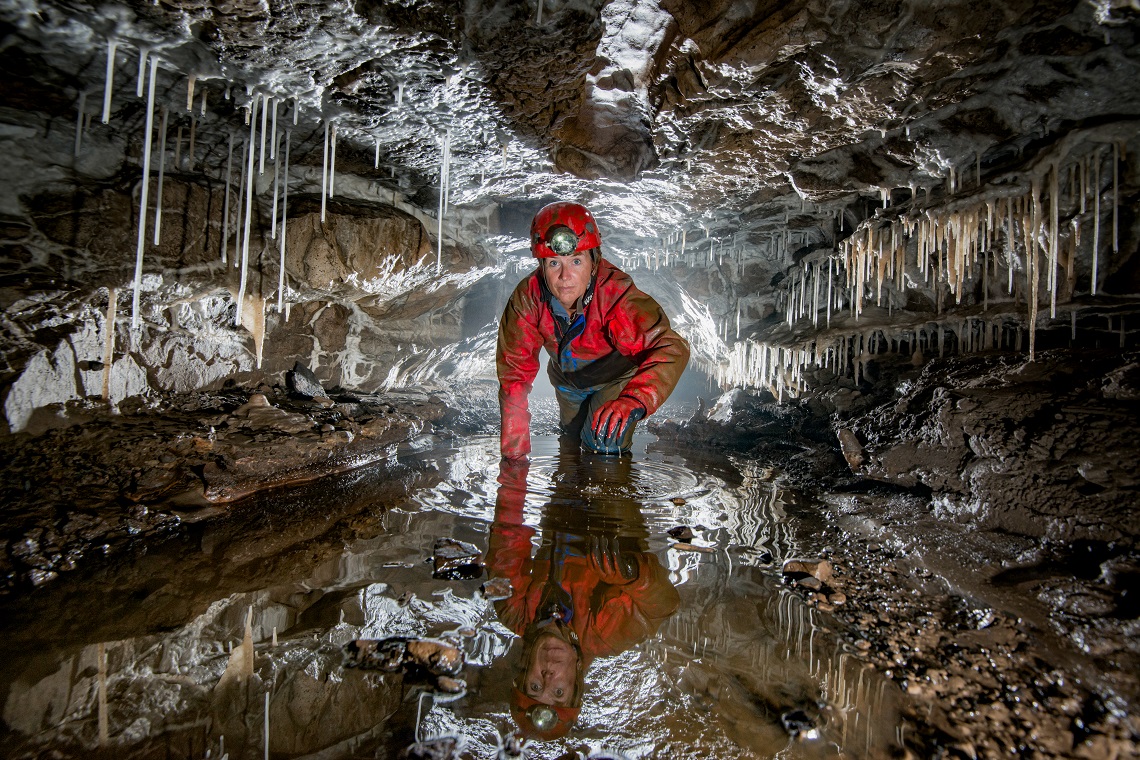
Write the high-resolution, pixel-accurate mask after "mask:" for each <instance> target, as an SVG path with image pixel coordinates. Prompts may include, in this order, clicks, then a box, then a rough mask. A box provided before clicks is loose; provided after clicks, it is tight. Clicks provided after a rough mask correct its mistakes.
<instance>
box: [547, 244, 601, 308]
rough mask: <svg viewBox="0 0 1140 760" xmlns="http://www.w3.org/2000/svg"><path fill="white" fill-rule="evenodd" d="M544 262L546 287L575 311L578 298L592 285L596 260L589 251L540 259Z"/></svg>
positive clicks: (563, 303)
mask: <svg viewBox="0 0 1140 760" xmlns="http://www.w3.org/2000/svg"><path fill="white" fill-rule="evenodd" d="M539 260H540V261H541V262H542V276H543V277H545V278H546V287H548V288H550V292H551V293H553V294H554V297H555V298H557V299H558V303H560V304H562V306H563V307H564V308H565V309H566V311H573V310H574V304H576V303H578V299H579V298H581V297H582V296H584V295H586V290H587V289H588V288H589V287H590V277H591V276H592V275H593V272H594V260H593V258H592V257H591V256H590V254H589V252H588V251H582V252H579V253H572V254H570V255H569V256H551V257H549V258H545V259H539Z"/></svg>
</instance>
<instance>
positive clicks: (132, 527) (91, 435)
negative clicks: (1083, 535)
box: [0, 386, 446, 594]
mask: <svg viewBox="0 0 1140 760" xmlns="http://www.w3.org/2000/svg"><path fill="white" fill-rule="evenodd" d="M334 395H335V394H334ZM445 412H446V407H445V406H444V404H443V403H442V402H441V401H439V400H438V399H436V398H434V397H429V396H427V395H417V394H404V395H399V396H389V397H378V396H356V395H353V396H350V395H336V397H335V398H334V399H330V398H320V399H302V398H296V397H293V396H291V395H290V394H289V393H287V392H286V391H285V390H284V389H283V388H281V387H268V386H263V387H261V388H259V389H257V390H255V391H250V390H243V389H240V388H236V387H235V388H233V389H231V390H229V391H224V392H215V393H205V392H203V393H193V394H184V395H173V394H168V395H163V396H157V397H154V398H152V399H150V400H148V401H142V400H141V399H135V400H133V401H131V402H128V403H125V404H122V405H120V406H119V408H118V409H117V410H112V409H111V408H110V407H108V406H107V405H105V404H100V403H98V402H82V403H78V402H73V403H70V404H68V405H67V406H62V405H57V406H55V407H52V408H47V409H44V410H41V411H40V412H38V413H37V418H36V419H37V421H38V422H37V426H36V428H34V429H36V430H37V432H40V433H41V434H40V435H35V436H33V435H31V434H19V435H13V436H6V437H4V438H3V439H2V440H0V446H2V450H3V463H2V464H0V468H2V469H3V477H2V485H0V499H3V502H4V504H5V505H6V509H5V510H4V513H3V516H2V520H3V522H2V523H0V536H2V538H3V542H4V547H5V551H4V553H3V556H2V557H0V563H2V566H0V594H3V593H13V592H15V591H17V590H26V589H27V588H29V587H34V586H37V585H41V584H43V583H46V582H48V581H51V580H53V579H54V578H56V577H57V576H58V575H59V574H60V573H67V572H71V571H73V570H75V569H76V568H77V567H79V566H80V565H81V564H83V563H85V562H87V561H88V560H90V559H92V558H105V557H109V556H111V555H113V554H114V553H115V552H117V551H118V550H120V549H121V548H122V547H123V546H125V545H126V544H129V543H134V542H146V541H151V540H154V539H156V538H157V537H159V536H162V535H163V534H165V533H168V532H169V531H170V530H172V529H173V528H174V527H175V526H177V525H178V524H179V523H180V522H182V521H190V522H193V521H197V520H201V519H205V518H207V517H210V516H212V515H215V514H217V512H218V510H219V509H225V505H227V504H230V503H232V502H234V501H236V500H239V499H241V498H243V497H248V496H250V495H251V494H254V493H257V492H260V491H265V490H268V489H274V488H281V487H284V486H287V485H293V484H297V483H303V482H306V481H310V480H313V479H316V478H319V477H323V476H327V475H329V474H330V473H335V472H340V471H346V470H351V469H353V468H356V467H360V466H363V465H365V464H368V463H371V462H375V461H378V460H380V459H382V458H384V457H386V456H388V455H389V454H390V453H391V451H392V447H393V446H395V445H396V444H398V443H402V442H404V441H407V440H409V439H411V438H414V437H415V436H417V435H421V434H423V433H425V432H430V429H431V424H432V421H439V420H440V419H441V418H442V417H443V415H444V414H445Z"/></svg>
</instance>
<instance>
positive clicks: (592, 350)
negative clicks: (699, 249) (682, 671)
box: [496, 203, 689, 459]
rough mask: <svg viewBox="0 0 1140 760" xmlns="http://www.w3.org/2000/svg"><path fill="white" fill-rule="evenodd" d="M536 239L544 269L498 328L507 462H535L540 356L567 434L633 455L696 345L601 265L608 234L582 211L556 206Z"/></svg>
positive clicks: (534, 228)
mask: <svg viewBox="0 0 1140 760" xmlns="http://www.w3.org/2000/svg"><path fill="white" fill-rule="evenodd" d="M530 233H531V234H530V238H531V252H532V253H533V254H534V257H535V258H536V259H538V260H539V266H538V269H537V270H536V271H535V272H534V273H533V274H531V275H529V276H527V277H526V278H525V279H524V280H523V281H522V282H520V283H519V284H518V287H516V288H515V290H514V293H512V294H511V298H510V300H509V301H508V302H507V307H506V309H505V310H504V311H503V317H502V319H501V320H500V322H499V341H498V349H497V351H496V365H497V370H498V376H499V409H500V413H501V416H502V432H501V438H500V450H501V453H502V455H503V456H504V457H507V458H509V459H519V458H522V457H525V456H526V455H527V454H529V453H530V411H529V403H528V398H527V397H528V395H529V394H530V390H531V386H532V384H533V383H534V377H535V375H536V374H537V373H538V355H539V349H541V348H545V349H546V351H547V353H548V354H549V356H550V361H549V363H548V364H547V370H548V374H549V375H550V382H551V384H553V385H554V390H555V394H556V395H557V397H558V409H559V416H560V422H561V425H562V430H563V433H564V434H566V435H567V436H570V437H572V438H573V440H574V445H575V446H577V445H579V441H580V443H581V445H582V446H583V447H584V448H585V449H586V450H587V451H594V452H598V453H604V454H618V453H625V452H628V451H629V449H630V444H631V442H632V438H633V429H634V425H636V424H637V421H638V420H640V419H641V418H643V417H645V416H647V415H650V414H652V413H653V412H655V411H656V410H657V409H658V407H660V406H661V405H662V404H663V403H665V399H666V398H668V396H669V394H670V393H671V392H672V391H673V388H674V387H675V386H676V385H677V381H678V380H679V379H680V378H681V372H682V371H683V370H684V369H685V364H686V363H687V362H688V360H689V344H688V343H686V342H685V340H684V338H682V337H681V336H680V335H678V334H677V333H676V332H674V331H673V329H672V328H671V327H670V326H669V318H668V317H667V316H665V313H664V312H663V311H662V310H661V307H660V306H659V305H658V304H657V302H656V301H655V300H653V299H652V298H651V297H650V296H648V295H646V294H645V293H643V292H642V291H641V290H639V289H638V288H637V286H636V285H634V284H633V280H632V279H631V278H630V276H629V275H628V274H626V273H625V272H623V271H621V270H620V269H617V268H616V267H614V265H613V264H610V263H609V262H608V261H606V260H604V259H603V258H602V249H601V245H602V237H601V233H600V232H599V230H598V225H597V222H595V221H594V217H593V216H592V215H591V214H590V212H589V211H588V210H587V209H586V208H585V207H584V206H581V205H579V204H577V203H551V204H550V205H548V206H545V207H544V208H542V210H540V211H539V212H538V213H537V214H536V215H535V217H534V220H533V221H532V222H531V228H530Z"/></svg>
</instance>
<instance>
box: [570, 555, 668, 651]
mask: <svg viewBox="0 0 1140 760" xmlns="http://www.w3.org/2000/svg"><path fill="white" fill-rule="evenodd" d="M637 559H638V576H637V579H636V580H634V581H633V582H631V583H626V584H621V585H609V584H605V583H602V584H599V585H598V587H597V589H596V590H595V592H594V599H593V600H592V601H591V604H590V624H589V628H588V630H587V632H586V635H585V637H584V639H583V641H582V649H583V651H589V652H590V654H591V655H596V656H607V655H613V654H617V653H619V652H623V651H625V650H626V649H629V648H630V647H631V646H634V645H635V644H637V643H639V642H641V641H644V640H645V639H647V638H649V637H650V636H652V635H653V634H654V633H655V632H656V631H657V629H658V628H659V627H660V625H661V623H662V621H664V620H665V619H666V618H668V617H669V616H670V615H672V614H673V613H674V612H676V611H677V607H678V606H680V603H681V597H680V595H679V594H678V593H677V589H676V588H674V586H673V584H672V583H670V582H669V571H668V570H666V569H665V568H664V567H662V566H661V563H660V562H658V560H657V557H655V556H654V555H652V554H648V553H644V554H641V555H640V556H639V557H638V558H637Z"/></svg>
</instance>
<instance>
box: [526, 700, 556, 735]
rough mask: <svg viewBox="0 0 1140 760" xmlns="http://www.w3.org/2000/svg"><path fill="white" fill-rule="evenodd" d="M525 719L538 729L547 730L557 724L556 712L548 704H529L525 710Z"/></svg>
mask: <svg viewBox="0 0 1140 760" xmlns="http://www.w3.org/2000/svg"><path fill="white" fill-rule="evenodd" d="M526 717H527V720H529V721H530V723H531V725H532V726H534V727H535V728H536V729H538V730H539V731H549V730H550V729H552V728H554V727H555V726H556V725H558V713H556V712H554V708H553V707H551V706H550V705H543V704H537V705H531V708H530V709H529V710H527V711H526Z"/></svg>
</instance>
